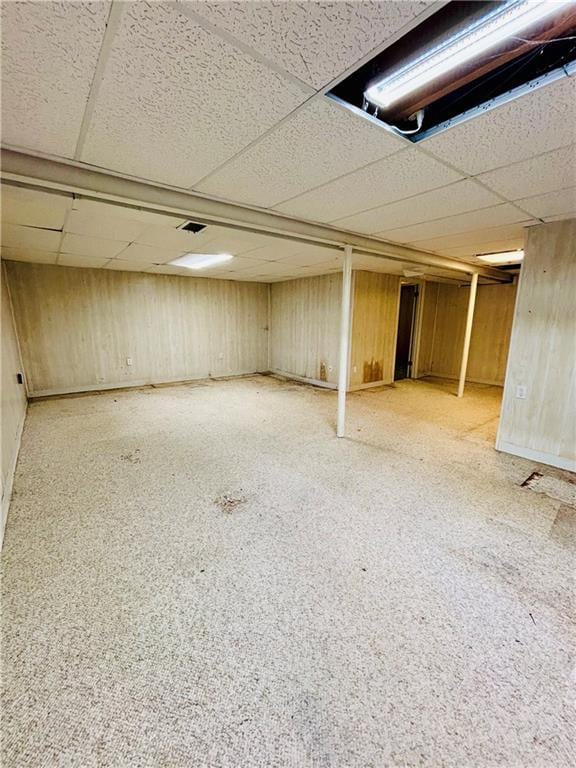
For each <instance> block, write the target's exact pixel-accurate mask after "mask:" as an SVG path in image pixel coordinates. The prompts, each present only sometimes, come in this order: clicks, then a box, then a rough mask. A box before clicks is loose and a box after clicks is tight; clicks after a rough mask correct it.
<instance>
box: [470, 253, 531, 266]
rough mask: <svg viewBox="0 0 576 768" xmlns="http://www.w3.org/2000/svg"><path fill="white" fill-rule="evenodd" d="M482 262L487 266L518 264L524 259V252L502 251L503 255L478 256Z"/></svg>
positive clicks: (488, 254)
mask: <svg viewBox="0 0 576 768" xmlns="http://www.w3.org/2000/svg"><path fill="white" fill-rule="evenodd" d="M478 258H479V259H480V261H485V262H486V263H487V264H516V262H518V261H522V259H523V258H524V251H502V253H486V254H484V255H483V256H478Z"/></svg>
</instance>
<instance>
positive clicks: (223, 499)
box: [214, 493, 247, 515]
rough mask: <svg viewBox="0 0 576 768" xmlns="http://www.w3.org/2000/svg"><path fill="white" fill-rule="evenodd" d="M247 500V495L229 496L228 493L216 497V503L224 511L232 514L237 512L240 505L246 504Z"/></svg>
mask: <svg viewBox="0 0 576 768" xmlns="http://www.w3.org/2000/svg"><path fill="white" fill-rule="evenodd" d="M246 501H247V499H246V496H229V495H228V494H227V493H223V494H222V495H221V496H218V498H216V499H214V504H216V506H217V507H220V509H221V510H222V512H226V514H228V515H230V514H232V512H235V511H236V510H237V509H238V507H239V506H241V505H242V504H245V503H246Z"/></svg>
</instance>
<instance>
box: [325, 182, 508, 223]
mask: <svg viewBox="0 0 576 768" xmlns="http://www.w3.org/2000/svg"><path fill="white" fill-rule="evenodd" d="M499 202H500V199H499V198H498V196H497V195H495V194H494V193H493V192H490V191H489V190H487V189H484V187H482V186H481V185H480V184H476V182H474V181H472V180H470V179H463V180H462V181H457V182H456V183H455V184H450V185H449V186H447V187H442V189H434V190H432V191H431V192H425V193H424V194H422V195H415V196H414V197H410V198H408V199H407V200H399V201H398V202H396V203H390V204H388V205H384V206H379V207H378V208H373V209H372V210H370V211H363V212H362V213H357V214H355V215H354V216H348V217H346V218H344V219H339V220H338V221H336V222H334V223H335V224H336V225H338V226H339V227H343V228H344V229H351V230H353V231H355V232H363V233H367V234H374V232H382V231H384V230H387V229H397V228H398V227H403V226H408V225H411V224H419V223H420V222H423V221H431V220H432V219H439V218H442V217H445V216H449V215H453V214H457V213H466V212H467V211H473V210H475V209H477V208H483V207H488V206H489V205H496V204H498V203H499Z"/></svg>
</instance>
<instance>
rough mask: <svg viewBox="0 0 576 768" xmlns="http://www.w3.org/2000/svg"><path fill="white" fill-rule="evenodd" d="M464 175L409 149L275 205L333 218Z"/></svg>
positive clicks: (321, 218) (294, 212)
mask: <svg viewBox="0 0 576 768" xmlns="http://www.w3.org/2000/svg"><path fill="white" fill-rule="evenodd" d="M461 178H462V175H461V174H460V173H457V172H456V171H453V170H452V169H451V168H447V167H446V166H445V165H443V164H442V163H439V162H438V161H436V160H434V159H433V158H430V157H427V156H426V155H424V154H422V153H420V152H418V150H416V149H407V150H403V151H402V152H399V153H398V154H396V155H392V157H387V158H384V160H379V161H378V162H376V163H373V164H372V165H369V166H366V168H362V169H361V170H359V171H355V172H354V173H350V174H348V175H347V176H342V177H341V178H339V179H336V180H335V181H331V182H329V183H328V184H324V186H322V187H318V188H317V189H314V190H312V191H310V192H306V193H304V194H303V195H300V196H299V197H295V198H294V199H293V200H289V201H288V202H286V203H282V205H279V206H275V207H276V208H277V209H278V210H279V211H282V212H283V213H288V214H291V215H293V216H300V217H302V218H304V219H312V220H316V221H328V222H330V221H336V220H338V219H342V218H343V217H345V216H351V215H352V214H354V213H357V212H359V211H364V210H366V209H368V208H375V207H377V206H380V205H384V204H385V203H391V202H394V201H396V200H401V199H402V198H405V197H411V196H412V195H417V194H418V193H420V192H427V191H428V190H430V189H434V188H436V187H443V186H445V185H447V184H450V183H451V182H453V181H458V179H461Z"/></svg>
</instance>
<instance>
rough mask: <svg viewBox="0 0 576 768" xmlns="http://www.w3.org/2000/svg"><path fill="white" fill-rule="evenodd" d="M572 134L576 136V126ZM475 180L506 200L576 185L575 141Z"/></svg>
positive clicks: (485, 174)
mask: <svg viewBox="0 0 576 768" xmlns="http://www.w3.org/2000/svg"><path fill="white" fill-rule="evenodd" d="M574 130H575V135H576V128H575V129H574ZM478 180H479V181H481V182H482V183H483V184H486V186H487V187H490V189H494V190H496V192H500V194H502V195H504V197H507V198H508V199H509V200H518V199H520V198H524V197H528V196H534V195H540V194H544V193H545V192H553V191H554V190H556V189H565V188H566V187H574V186H576V144H571V145H570V146H568V147H562V148H561V149H555V150H554V151H552V152H546V153H545V154H543V155H538V157H533V158H530V159H529V160H523V161H522V162H520V163H514V164H513V165H508V166H507V167H506V168H499V169H498V170H496V171H490V172H489V173H483V174H481V175H480V176H478Z"/></svg>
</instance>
